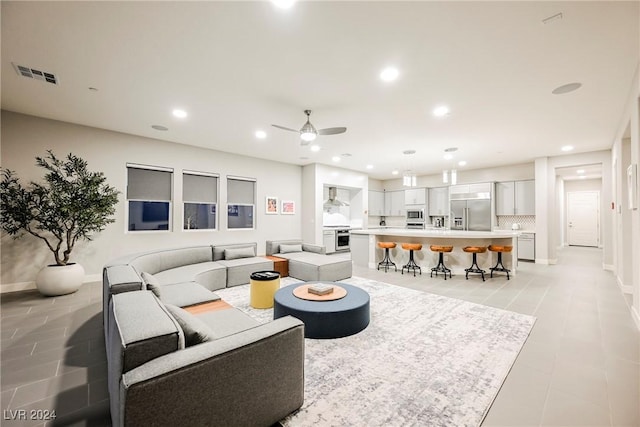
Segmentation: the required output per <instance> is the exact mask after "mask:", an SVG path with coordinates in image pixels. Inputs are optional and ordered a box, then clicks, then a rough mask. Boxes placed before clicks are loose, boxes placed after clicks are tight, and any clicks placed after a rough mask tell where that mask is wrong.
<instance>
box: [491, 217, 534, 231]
mask: <svg viewBox="0 0 640 427" xmlns="http://www.w3.org/2000/svg"><path fill="white" fill-rule="evenodd" d="M516 223H517V224H520V229H522V230H535V229H536V216H535V215H501V216H498V228H499V229H501V230H511V226H512V225H513V224H516Z"/></svg>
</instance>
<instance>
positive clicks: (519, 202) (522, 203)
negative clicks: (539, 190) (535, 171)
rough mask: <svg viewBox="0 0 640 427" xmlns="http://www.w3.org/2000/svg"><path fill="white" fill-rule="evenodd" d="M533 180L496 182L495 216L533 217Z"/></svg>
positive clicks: (534, 197) (534, 206)
mask: <svg viewBox="0 0 640 427" xmlns="http://www.w3.org/2000/svg"><path fill="white" fill-rule="evenodd" d="M535 214H536V184H535V181H534V180H527V181H507V182H496V215H499V216H500V215H535Z"/></svg>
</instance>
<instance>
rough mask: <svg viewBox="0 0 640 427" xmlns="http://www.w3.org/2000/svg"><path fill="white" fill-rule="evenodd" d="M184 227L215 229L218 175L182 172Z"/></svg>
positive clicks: (186, 228) (189, 228)
mask: <svg viewBox="0 0 640 427" xmlns="http://www.w3.org/2000/svg"><path fill="white" fill-rule="evenodd" d="M182 200H183V201H184V211H183V214H184V217H183V225H182V227H183V229H185V230H215V229H216V218H217V215H216V214H217V204H218V177H217V176H216V175H206V174H202V173H198V172H186V171H185V172H184V173H183V174H182Z"/></svg>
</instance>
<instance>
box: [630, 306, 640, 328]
mask: <svg viewBox="0 0 640 427" xmlns="http://www.w3.org/2000/svg"><path fill="white" fill-rule="evenodd" d="M631 317H633V321H634V322H635V323H636V328H638V330H639V331H640V313H638V311H637V310H636V308H635V307H631Z"/></svg>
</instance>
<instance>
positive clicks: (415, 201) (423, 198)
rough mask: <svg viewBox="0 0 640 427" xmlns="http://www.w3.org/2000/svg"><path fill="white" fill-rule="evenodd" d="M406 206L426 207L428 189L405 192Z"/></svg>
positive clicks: (412, 189)
mask: <svg viewBox="0 0 640 427" xmlns="http://www.w3.org/2000/svg"><path fill="white" fill-rule="evenodd" d="M404 204H405V205H426V204H427V189H426V188H411V189H409V190H404Z"/></svg>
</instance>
